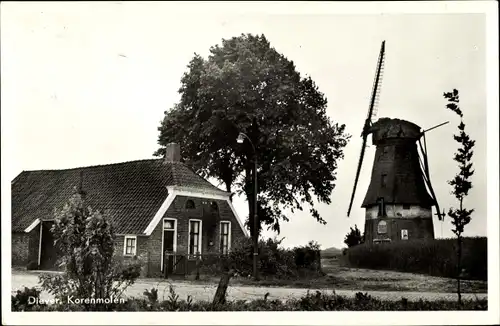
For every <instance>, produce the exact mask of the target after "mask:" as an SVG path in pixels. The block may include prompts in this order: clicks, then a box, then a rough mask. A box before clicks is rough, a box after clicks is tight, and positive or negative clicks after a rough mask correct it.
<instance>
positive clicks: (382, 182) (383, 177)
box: [381, 174, 387, 188]
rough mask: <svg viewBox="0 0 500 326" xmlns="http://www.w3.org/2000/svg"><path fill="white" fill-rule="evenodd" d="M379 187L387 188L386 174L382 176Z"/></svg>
mask: <svg viewBox="0 0 500 326" xmlns="http://www.w3.org/2000/svg"><path fill="white" fill-rule="evenodd" d="M381 186H382V188H385V187H386V186H387V174H382V180H381Z"/></svg>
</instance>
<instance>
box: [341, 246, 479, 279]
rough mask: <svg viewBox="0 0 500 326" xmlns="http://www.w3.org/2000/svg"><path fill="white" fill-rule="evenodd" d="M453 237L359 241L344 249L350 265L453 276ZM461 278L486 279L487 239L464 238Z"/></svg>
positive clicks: (455, 257) (455, 260)
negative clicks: (360, 242)
mask: <svg viewBox="0 0 500 326" xmlns="http://www.w3.org/2000/svg"><path fill="white" fill-rule="evenodd" d="M456 245H457V243H456V239H436V240H409V241H400V242H394V243H380V244H367V243H365V244H361V245H358V246H355V247H352V248H349V250H347V262H348V264H349V265H350V266H351V267H357V268H371V269H387V270H396V271H401V272H412V273H421V274H428V275H433V276H442V277H456V275H457V268H456V266H457V254H456V252H457V251H456ZM462 268H464V274H463V278H465V279H475V280H487V239H486V238H485V237H475V238H464V239H463V256H462Z"/></svg>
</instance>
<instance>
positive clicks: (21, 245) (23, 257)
mask: <svg viewBox="0 0 500 326" xmlns="http://www.w3.org/2000/svg"><path fill="white" fill-rule="evenodd" d="M28 246H29V236H28V234H26V233H24V232H13V233H12V266H23V267H25V266H26V265H27V264H28Z"/></svg>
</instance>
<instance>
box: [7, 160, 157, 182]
mask: <svg viewBox="0 0 500 326" xmlns="http://www.w3.org/2000/svg"><path fill="white" fill-rule="evenodd" d="M161 160H162V159H161V158H150V159H142V160H132V161H125V162H118V163H108V164H95V165H86V166H80V167H76V168H69V169H40V170H23V171H22V172H21V173H19V175H21V174H22V173H25V172H57V171H72V170H80V169H89V168H96V167H103V166H112V165H121V164H128V163H137V162H146V161H150V162H154V161H161ZM19 175H18V176H19ZM16 178H17V177H16ZM14 180H15V178H14Z"/></svg>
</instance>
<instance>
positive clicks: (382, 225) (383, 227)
mask: <svg viewBox="0 0 500 326" xmlns="http://www.w3.org/2000/svg"><path fill="white" fill-rule="evenodd" d="M377 232H378V233H379V234H386V233H387V222H386V221H380V222H378V226H377Z"/></svg>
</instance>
